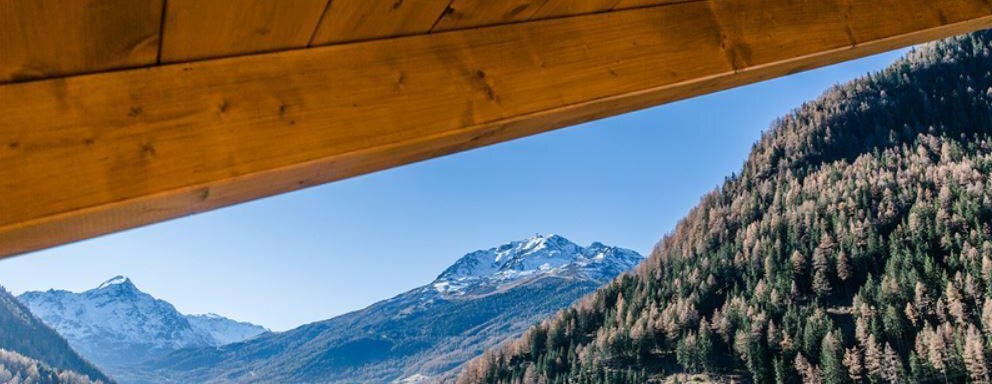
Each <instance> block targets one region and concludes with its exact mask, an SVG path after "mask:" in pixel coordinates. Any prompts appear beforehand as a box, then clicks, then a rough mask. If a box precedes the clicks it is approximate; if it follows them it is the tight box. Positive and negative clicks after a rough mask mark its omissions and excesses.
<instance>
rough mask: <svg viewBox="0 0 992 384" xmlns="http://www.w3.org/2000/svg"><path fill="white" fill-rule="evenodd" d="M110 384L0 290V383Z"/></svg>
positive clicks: (0, 288) (49, 329)
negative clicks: (43, 379)
mask: <svg viewBox="0 0 992 384" xmlns="http://www.w3.org/2000/svg"><path fill="white" fill-rule="evenodd" d="M15 378H18V380H23V381H25V382H30V381H29V379H35V380H40V379H41V378H45V380H46V381H44V382H54V383H83V382H88V381H92V382H103V383H111V382H113V381H112V380H110V378H108V377H107V376H105V375H104V374H103V373H101V372H100V371H99V370H98V369H97V368H96V367H94V366H93V365H92V364H90V363H89V362H88V361H86V359H83V358H82V357H80V356H79V355H78V354H76V352H75V351H73V350H72V348H70V347H69V343H68V342H66V340H65V339H63V338H62V337H61V336H59V335H58V334H57V333H55V331H54V330H52V329H51V328H49V327H48V326H47V325H45V324H44V323H43V322H42V321H41V320H39V319H38V318H36V317H35V316H34V315H32V314H31V311H29V310H28V308H26V307H25V306H24V305H23V304H21V303H20V302H18V301H17V299H15V298H14V296H12V295H11V294H10V293H8V292H7V291H6V290H5V289H3V288H2V287H0V382H4V383H9V382H15Z"/></svg>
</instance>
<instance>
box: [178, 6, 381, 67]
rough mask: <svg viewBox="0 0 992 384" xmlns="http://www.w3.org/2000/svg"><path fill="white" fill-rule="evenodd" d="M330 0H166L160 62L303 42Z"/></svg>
mask: <svg viewBox="0 0 992 384" xmlns="http://www.w3.org/2000/svg"><path fill="white" fill-rule="evenodd" d="M327 1H328V0H239V1H237V2H234V3H232V2H226V1H204V0H168V2H167V3H166V7H167V10H166V17H165V26H164V29H163V32H162V34H163V38H162V62H164V63H173V62H182V61H190V60H198V59H205V58H211V57H225V56H233V55H243V54H248V53H258V52H268V51H275V50H284V49H290V48H302V47H305V46H307V44H308V43H309V42H310V37H311V36H312V35H313V32H314V29H315V28H316V27H317V22H318V21H319V20H320V16H321V13H322V12H323V11H324V8H325V6H327ZM376 2H378V1H376Z"/></svg>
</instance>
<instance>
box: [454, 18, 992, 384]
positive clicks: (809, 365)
mask: <svg viewBox="0 0 992 384" xmlns="http://www.w3.org/2000/svg"><path fill="white" fill-rule="evenodd" d="M990 363H992V32H979V33H975V34H972V35H968V36H961V37H957V38H952V39H949V40H945V41H941V42H936V43H932V44H928V45H926V46H923V47H919V48H917V49H915V50H913V51H912V52H910V53H909V54H907V56H906V57H905V58H904V59H902V60H900V61H898V62H896V63H894V64H893V65H892V66H891V67H889V68H888V69H886V70H884V71H882V72H880V73H875V74H871V75H867V76H865V77H863V78H861V79H858V80H854V81H852V82H850V83H847V84H844V85H840V86H836V87H834V88H832V89H830V90H828V91H827V92H826V93H825V94H824V95H822V96H821V97H820V98H819V99H817V100H815V101H812V102H809V103H806V104H803V105H802V106H801V107H799V108H798V109H796V110H795V111H794V112H793V113H791V114H789V115H788V116H785V117H783V118H781V119H780V120H778V121H776V122H775V123H774V124H773V126H772V128H771V129H770V130H768V131H767V132H766V133H765V134H764V135H763V136H762V138H761V139H760V141H759V142H758V143H756V144H755V145H754V147H753V149H752V151H751V154H750V156H749V158H748V159H747V160H746V161H745V163H744V165H743V167H742V170H741V171H740V173H739V174H735V175H731V176H729V177H728V178H727V179H726V181H725V182H724V183H723V185H722V186H720V187H718V188H717V189H716V190H715V191H713V192H711V193H709V194H707V195H706V196H704V197H703V198H702V199H701V201H700V203H699V205H698V206H697V207H696V208H694V209H693V210H692V211H691V212H690V213H689V214H688V216H687V217H685V218H684V219H683V220H682V221H681V222H680V223H679V225H678V226H677V227H676V228H675V230H674V231H673V232H672V233H671V234H669V235H668V236H666V237H665V238H664V239H662V240H661V241H660V242H659V244H658V245H657V247H656V248H655V250H654V252H653V254H652V256H651V257H650V259H648V260H647V261H646V262H645V263H644V264H642V265H641V266H640V267H639V268H638V269H637V270H636V272H633V273H630V274H627V275H624V276H622V277H620V278H618V279H616V280H615V281H613V282H612V283H610V284H609V285H607V286H605V287H603V288H601V289H600V290H598V291H597V292H596V293H595V294H593V295H591V296H589V297H586V298H584V299H583V300H581V301H580V302H579V303H577V304H576V305H574V306H573V307H572V308H570V309H567V310H564V311H561V312H559V313H558V314H557V315H556V316H555V317H554V318H552V319H549V320H546V321H544V322H542V323H541V324H539V325H537V326H534V327H533V328H531V329H530V330H528V331H527V332H526V333H525V334H524V336H522V337H521V338H519V339H517V340H515V341H512V342H509V343H506V344H504V345H503V346H502V347H500V348H498V349H496V350H493V351H489V352H487V353H486V354H484V355H483V356H481V357H479V358H477V359H475V360H473V361H472V362H471V363H470V364H469V365H468V366H467V368H466V369H465V371H464V372H463V373H462V375H461V376H460V378H459V382H461V383H479V382H481V383H643V382H651V381H659V382H660V381H662V379H663V378H665V377H668V376H669V375H673V374H694V373H705V374H707V375H708V376H709V377H710V378H714V379H721V378H722V379H728V378H736V379H739V380H743V381H751V382H755V383H800V382H804V383H924V382H935V383H945V382H955V383H960V382H989V381H990V379H992V371H990V369H992V366H990Z"/></svg>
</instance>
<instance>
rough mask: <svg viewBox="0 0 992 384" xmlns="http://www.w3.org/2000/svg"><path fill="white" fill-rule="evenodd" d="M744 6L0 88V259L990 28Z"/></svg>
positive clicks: (684, 7)
mask: <svg viewBox="0 0 992 384" xmlns="http://www.w3.org/2000/svg"><path fill="white" fill-rule="evenodd" d="M753 3H754V1H751V0H739V1H738V0H718V1H704V2H692V3H684V4H678V5H668V6H661V7H654V8H638V9H632V10H627V11H616V12H606V13H598V14H593V15H588V16H580V17H569V18H559V19H551V20H544V21H536V22H523V23H517V24H511V25H503V26H496V27H488V28H477V29H467V30H460V31H454V32H447V33H438V34H428V35H419V36H411V37H406V38H397V39H387V40H374V41H369V42H362V43H353V44H341V45H332V46H327V47H321V48H311V49H305V50H296V51H287V52H280V53H273V54H265V55H253V56H244V57H237V58H230V59H222V60H210V61H201V62H195V63H186V64H177V65H168V66H162V67H153V68H147V69H140V70H129V71H122V72H115V73H104V74H94V75H86V76H78V77H70V78H64V79H55V80H46V81H36V82H31V83H19V84H9V85H6V86H0V100H4V102H3V103H0V116H4V118H3V119H0V212H2V215H0V255H13V254H18V253H22V252H26V251H30V250H35V249H39V248H42V247H47V246H52V245H56V244H62V243H65V242H69V241H74V240H78V239H83V238H88V237H92V236H96V235H100V234H104V233H108V232H112V231H117V230H121V229H125V228H131V227H135V226H139V225H143V224H148V223H153V222H157V221H161V220H166V219H170V218H174V217H179V216H183V215H187V214H191V213H195V212H201V211H205V210H209V209H214V208H218V207H222V206H226V205H230V204H235V203H239V202H244V201H247V200H251V199H255V198H259V197H264V196H268V195H272V194H276V193H282V192H287V191H291V190H295V189H299V188H304V187H307V186H311V185H317V184H321V183H324V182H328V181H332V180H338V179H342V178H346V177H351V176H355V175H359V174H363V173H367V172H373V171H376V170H380V169H384V168H388V167H392V166H397V165H401V164H406V163H410V162H414V161H418V160H423V159H427V158H431V157H437V156H442V155H445V154H449V153H453V152H457V151H461V150H466V149H470V148H476V147H479V146H484V145H489V144H493V143H497V142H501V141H505V140H510V139H514V138H519V137H523V136H527V135H531V134H535V133H539V132H543V131H547V130H551V129H555V128H559V127H563V126H567V125H571V124H576V123H580V122H584V121H588V120H591V119H596V118H601V117H605V116H610V115H614V114H618V113H623V112H628V111H632V110H635V109H639V108H645V107H649V106H653V105H657V104H661V103H665V102H669V101H673V100H678V99H682V98H686V97H691V96H695V95H699V94H703V93H708V92H713V91H718V90H722V89H726V88H729V87H734V86H738V85H742V84H747V83H751V82H755V81H760V80H764V79H768V78H772V77H777V76H782V75H785V74H788V73H792V72H795V71H800V70H804V69H809V68H814V67H818V66H822V65H826V64H830V63H835V62H838V61H842V60H847V59H852V58H855V57H860V56H864V55H868V54H873V53H878V52H882V51H886V50H890V49H894V48H898V47H902V46H906V45H910V44H915V43H920V42H923V41H927V40H933V39H937V38H941V37H946V36H950V35H954V34H959V33H964V32H969V31H973V30H977V29H982V28H988V27H990V26H992V10H990V9H989V7H988V6H987V5H986V4H985V2H984V1H982V0H974V1H971V0H863V1H862V0H823V1H818V2H791V1H766V2H763V4H762V6H761V7H753V6H751V5H752V4H753ZM879 7H880V8H879Z"/></svg>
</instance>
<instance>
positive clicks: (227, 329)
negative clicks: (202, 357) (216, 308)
mask: <svg viewBox="0 0 992 384" xmlns="http://www.w3.org/2000/svg"><path fill="white" fill-rule="evenodd" d="M186 320H187V321H189V325H190V326H192V327H193V329H196V330H199V331H201V332H202V333H205V334H206V335H208V336H210V340H211V342H210V344H211V345H214V346H221V345H224V344H231V343H237V342H239V341H244V340H248V339H250V338H252V337H255V336H258V335H261V334H263V333H265V332H268V331H269V330H268V329H265V327H262V326H260V325H255V324H252V323H248V322H244V321H234V320H231V319H228V318H226V317H224V316H221V315H218V314H215V313H208V314H206V315H186Z"/></svg>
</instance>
